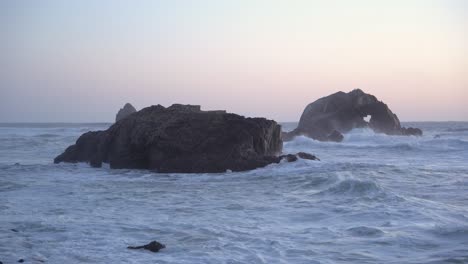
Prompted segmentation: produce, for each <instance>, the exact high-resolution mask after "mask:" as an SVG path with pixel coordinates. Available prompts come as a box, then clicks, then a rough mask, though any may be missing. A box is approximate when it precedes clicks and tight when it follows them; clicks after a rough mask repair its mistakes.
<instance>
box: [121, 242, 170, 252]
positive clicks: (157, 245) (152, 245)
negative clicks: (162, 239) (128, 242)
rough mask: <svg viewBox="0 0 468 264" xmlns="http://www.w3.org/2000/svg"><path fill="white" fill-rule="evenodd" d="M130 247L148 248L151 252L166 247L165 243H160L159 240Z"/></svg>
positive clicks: (130, 247)
mask: <svg viewBox="0 0 468 264" xmlns="http://www.w3.org/2000/svg"><path fill="white" fill-rule="evenodd" d="M127 248H128V249H146V250H149V251H151V252H158V251H159V250H161V249H163V248H166V246H165V245H164V244H161V243H159V242H158V241H152V242H150V243H149V244H146V245H143V246H137V247H132V246H128V247H127Z"/></svg>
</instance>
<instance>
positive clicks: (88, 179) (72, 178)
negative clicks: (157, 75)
mask: <svg viewBox="0 0 468 264" xmlns="http://www.w3.org/2000/svg"><path fill="white" fill-rule="evenodd" d="M412 125H413V124H412ZM413 126H417V127H422V128H423V130H424V132H425V135H424V136H423V137H399V136H386V135H382V134H375V133H373V132H372V131H370V130H366V129H360V130H353V131H351V132H350V133H348V134H346V135H345V139H344V142H342V143H326V142H318V141H315V140H312V139H309V138H305V137H298V138H296V139H295V140H293V141H291V142H287V143H286V144H285V146H284V152H286V153H295V152H299V151H305V152H310V153H313V154H315V155H317V156H318V157H319V158H321V161H320V162H318V161H309V160H299V161H297V162H293V163H286V162H282V163H280V164H272V165H269V166H267V167H265V168H260V169H257V170H253V171H248V172H231V173H220V174H155V173H151V172H148V171H144V170H110V169H109V168H108V166H105V167H103V168H100V169H94V168H90V167H89V166H88V165H87V164H58V165H55V164H52V160H53V158H54V157H55V156H56V155H57V154H59V153H60V152H61V151H63V150H64V149H65V147H66V146H68V145H69V144H72V143H73V142H74V141H75V140H76V138H77V137H78V136H79V135H80V134H81V133H83V132H85V131H88V130H96V129H104V128H106V127H108V124H99V125H93V124H84V125H67V124H54V125H39V124H38V125H21V126H18V125H16V126H15V125H0V146H1V147H0V201H1V202H0V261H2V262H3V263H14V262H16V261H17V260H18V259H20V258H23V259H25V261H26V262H32V263H40V262H46V263H402V262H404V263H454V262H455V263H457V262H458V263H464V262H468V253H467V251H466V248H468V231H467V230H468V198H467V197H468V189H467V186H468V165H467V164H468V163H467V162H466V161H467V160H468V132H467V131H463V130H461V129H463V128H468V124H467V123H419V124H416V125H413ZM455 128H456V129H457V130H456V131H449V130H450V129H455ZM436 135H440V137H435V136H436ZM13 230H14V231H13ZM152 240H158V241H160V242H162V243H164V244H166V246H167V248H166V249H164V250H162V251H161V252H159V253H157V254H154V253H151V252H144V251H138V250H137V251H134V250H127V249H126V247H127V246H128V245H140V244H145V243H148V242H150V241H152Z"/></svg>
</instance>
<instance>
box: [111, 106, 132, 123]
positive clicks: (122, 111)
mask: <svg viewBox="0 0 468 264" xmlns="http://www.w3.org/2000/svg"><path fill="white" fill-rule="evenodd" d="M136 111H137V110H136V109H135V107H133V105H131V104H129V103H126V104H125V105H124V107H123V108H120V110H119V112H118V113H117V115H115V122H118V121H120V120H121V119H124V118H125V117H127V116H129V115H131V114H133V113H135V112H136Z"/></svg>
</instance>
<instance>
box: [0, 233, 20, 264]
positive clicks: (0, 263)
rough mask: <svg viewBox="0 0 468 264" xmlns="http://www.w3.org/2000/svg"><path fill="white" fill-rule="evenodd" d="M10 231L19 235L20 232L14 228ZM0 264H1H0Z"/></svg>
mask: <svg viewBox="0 0 468 264" xmlns="http://www.w3.org/2000/svg"><path fill="white" fill-rule="evenodd" d="M10 231H13V232H15V233H18V232H19V231H18V230H16V229H14V228H12V229H10ZM0 264H1V263H0Z"/></svg>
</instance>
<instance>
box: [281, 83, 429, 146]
mask: <svg viewBox="0 0 468 264" xmlns="http://www.w3.org/2000/svg"><path fill="white" fill-rule="evenodd" d="M367 116H370V120H369V122H367V121H365V120H364V118H365V117H367ZM362 127H370V128H371V129H373V130H374V131H375V132H377V133H385V134H388V135H416V136H420V135H422V131H421V130H420V129H419V128H411V127H410V128H404V127H402V126H401V124H400V120H399V119H398V117H397V115H396V114H394V113H393V112H392V111H391V110H390V108H389V107H388V106H387V105H386V104H385V103H383V102H381V101H379V100H378V99H377V98H376V97H375V96H373V95H371V94H366V93H364V92H363V91H362V90H360V89H355V90H353V91H351V92H349V93H344V92H337V93H334V94H332V95H329V96H326V97H323V98H320V99H318V100H316V101H315V102H313V103H311V104H309V105H308V106H307V107H306V108H305V110H304V112H303V113H302V116H301V118H300V121H299V125H298V127H297V128H296V129H295V130H293V131H291V132H289V133H283V140H285V141H287V140H290V139H292V138H293V137H294V136H297V135H305V136H308V137H311V138H313V139H316V140H320V141H336V142H340V141H342V140H343V135H342V133H346V132H349V131H350V130H352V129H353V128H362Z"/></svg>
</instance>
